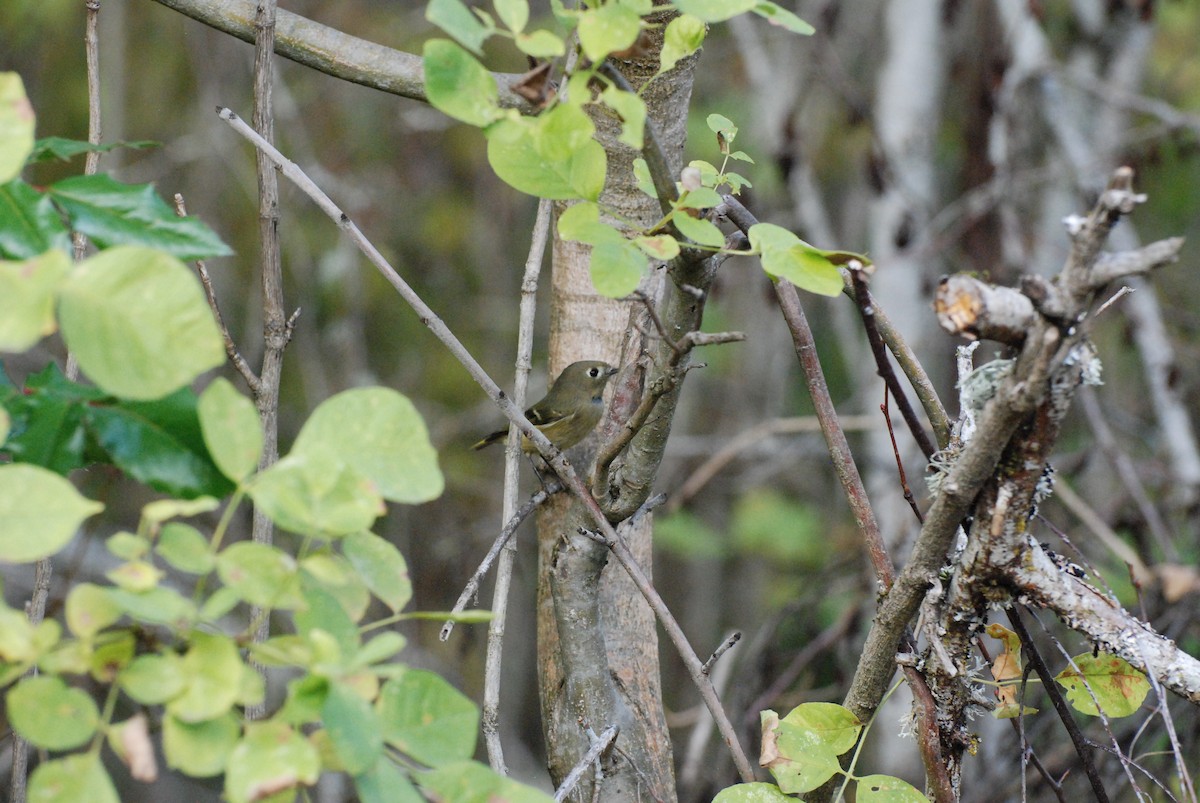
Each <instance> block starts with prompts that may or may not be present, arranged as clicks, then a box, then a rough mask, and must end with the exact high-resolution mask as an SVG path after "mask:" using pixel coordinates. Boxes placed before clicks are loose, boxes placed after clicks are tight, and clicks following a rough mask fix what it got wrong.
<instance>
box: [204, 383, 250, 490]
mask: <svg viewBox="0 0 1200 803" xmlns="http://www.w3.org/2000/svg"><path fill="white" fill-rule="evenodd" d="M196 409H197V413H198V415H199V418H200V429H201V431H202V432H203V433H204V444H205V446H207V447H208V453H209V454H210V455H212V459H213V462H215V463H216V464H217V467H218V468H220V469H221V472H222V473H223V474H224V475H225V476H226V477H228V478H229V479H231V480H233V481H234V482H237V481H239V480H243V479H245V478H246V477H248V476H249V475H250V473H251V472H253V471H254V469H255V468H257V467H258V459H259V456H260V455H261V454H262V448H263V434H262V422H261V421H260V420H259V417H258V410H256V409H255V407H254V402H252V401H250V400H249V399H248V398H246V397H245V396H243V395H242V394H241V393H239V392H238V391H237V390H236V389H235V388H234V387H233V385H232V384H231V383H230V382H229V380H227V379H225V378H224V377H217V378H216V379H214V380H213V381H212V383H211V384H209V386H208V387H207V388H205V390H204V393H202V394H201V395H200V400H199V403H198V405H197V408H196Z"/></svg>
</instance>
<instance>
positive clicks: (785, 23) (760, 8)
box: [754, 0, 923, 799]
mask: <svg viewBox="0 0 1200 803" xmlns="http://www.w3.org/2000/svg"><path fill="white" fill-rule="evenodd" d="M754 13H755V14H757V15H758V16H760V17H762V18H763V19H765V20H766V21H767V22H769V23H771V24H772V25H777V26H779V27H780V28H783V29H784V30H786V31H791V32H792V33H797V34H800V35H801V36H812V34H813V33H815V30H816V29H814V28H813V26H811V25H809V24H808V23H807V22H805V21H804V20H802V19H800V18H799V17H797V16H796V15H795V14H793V13H792V12H790V11H788V10H787V9H786V8H782V7H780V6H779V4H778V3H772V2H770V0H759V2H757V3H756V4H755V5H754ZM922 799H923V798H922Z"/></svg>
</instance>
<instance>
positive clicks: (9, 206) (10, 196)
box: [0, 178, 71, 259]
mask: <svg viewBox="0 0 1200 803" xmlns="http://www.w3.org/2000/svg"><path fill="white" fill-rule="evenodd" d="M52 248H54V249H57V250H59V251H62V252H64V253H65V252H66V251H67V250H69V249H70V248H71V236H70V233H69V232H68V231H67V227H66V226H64V225H63V222H62V217H61V216H59V214H58V210H57V209H55V208H54V203H53V202H52V201H51V200H50V199H49V198H48V197H47V196H45V195H43V194H41V193H40V192H38V191H36V190H35V189H33V187H30V186H29V185H28V184H26V183H25V182H24V181H21V179H19V178H14V179H13V180H12V181H10V182H8V183H7V184H0V258H2V259H32V258H33V257H35V256H37V255H38V254H44V253H45V252H46V251H49V250H50V249H52Z"/></svg>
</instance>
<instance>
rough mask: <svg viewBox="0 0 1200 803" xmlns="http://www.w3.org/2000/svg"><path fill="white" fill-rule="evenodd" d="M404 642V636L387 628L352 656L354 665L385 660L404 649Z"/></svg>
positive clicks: (362, 665) (370, 663) (359, 665)
mask: <svg viewBox="0 0 1200 803" xmlns="http://www.w3.org/2000/svg"><path fill="white" fill-rule="evenodd" d="M406 643H407V642H406V639H405V638H404V636H402V635H400V634H399V633H396V632H395V631H390V630H389V631H387V632H384V633H380V634H379V635H378V636H376V637H375V638H373V639H371V640H370V641H368V642H367V643H366V644H364V645H363V648H362V649H361V650H359V651H358V654H357V655H355V656H354V665H355V667H365V666H370V665H372V664H377V663H380V662H382V661H386V660H387V659H388V658H391V657H392V656H393V655H395V654H396V653H398V652H400V650H402V649H404V645H405V644H406Z"/></svg>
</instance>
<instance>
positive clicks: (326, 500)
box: [250, 454, 385, 538]
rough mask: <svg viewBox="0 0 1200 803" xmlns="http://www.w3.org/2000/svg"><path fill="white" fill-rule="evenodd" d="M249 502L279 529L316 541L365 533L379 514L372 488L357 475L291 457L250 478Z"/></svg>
mask: <svg viewBox="0 0 1200 803" xmlns="http://www.w3.org/2000/svg"><path fill="white" fill-rule="evenodd" d="M250 496H251V498H252V499H254V504H256V505H258V507H259V509H261V510H262V511H263V512H264V513H266V514H267V515H268V516H270V518H271V520H272V521H274V522H275V523H276V524H278V525H279V526H280V527H282V528H283V529H285V530H290V531H292V532H295V533H300V534H301V535H313V536H319V537H322V538H332V537H337V536H341V535H348V534H350V533H355V532H358V531H359V530H366V529H369V528H370V527H371V525H372V524H373V523H374V522H375V519H376V518H378V517H379V516H382V515H383V514H384V512H385V508H384V505H383V499H382V498H381V497H380V496H379V493H378V491H377V490H376V486H375V484H374V483H372V482H371V481H370V480H369V479H368V478H367V477H365V476H363V475H362V473H361V472H358V471H355V470H354V469H352V468H350V467H349V466H347V465H345V464H343V463H341V462H337V461H335V462H332V463H330V462H326V461H324V460H321V459H319V458H309V457H306V456H302V455H294V454H293V455H288V456H287V457H285V458H283V459H282V460H280V461H279V462H278V463H276V464H275V465H273V466H271V467H270V468H269V469H267V470H266V471H264V472H261V473H260V474H258V475H257V476H255V478H254V480H253V482H252V483H251V485H250Z"/></svg>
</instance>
